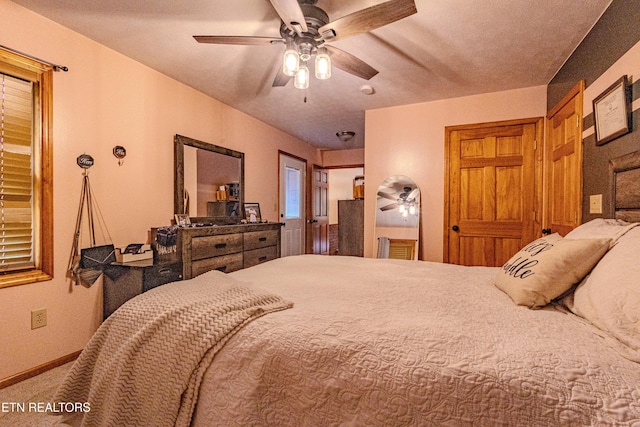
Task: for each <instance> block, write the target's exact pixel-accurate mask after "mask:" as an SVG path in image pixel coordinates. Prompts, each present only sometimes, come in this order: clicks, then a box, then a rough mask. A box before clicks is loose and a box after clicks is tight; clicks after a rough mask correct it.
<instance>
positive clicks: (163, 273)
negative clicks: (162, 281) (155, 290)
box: [158, 267, 171, 276]
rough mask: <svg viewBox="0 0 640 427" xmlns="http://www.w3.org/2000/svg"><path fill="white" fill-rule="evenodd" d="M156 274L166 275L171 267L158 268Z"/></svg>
mask: <svg viewBox="0 0 640 427" xmlns="http://www.w3.org/2000/svg"><path fill="white" fill-rule="evenodd" d="M158 274H159V275H161V276H166V275H168V274H171V268H169V267H167V268H161V269H160V270H158Z"/></svg>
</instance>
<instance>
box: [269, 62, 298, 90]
mask: <svg viewBox="0 0 640 427" xmlns="http://www.w3.org/2000/svg"><path fill="white" fill-rule="evenodd" d="M279 68H280V69H279V70H278V73H277V74H276V78H275V79H273V84H272V85H271V86H272V87H281V86H286V85H287V83H289V81H290V80H291V79H292V78H293V77H291V76H287V75H286V74H285V73H283V72H282V67H279Z"/></svg>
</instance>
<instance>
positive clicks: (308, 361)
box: [193, 256, 640, 427]
mask: <svg viewBox="0 0 640 427" xmlns="http://www.w3.org/2000/svg"><path fill="white" fill-rule="evenodd" d="M495 272H496V270H494V269H490V268H481V267H477V268H466V267H457V266H451V265H443V264H436V263H422V262H410V261H394V260H372V259H360V258H350V257H321V256H302V257H288V258H283V259H279V260H276V261H272V262H268V263H265V264H262V265H259V266H256V267H253V268H250V269H246V270H242V271H238V272H235V273H233V274H231V275H232V276H233V277H235V278H238V279H240V280H242V281H247V282H253V283H255V285H256V286H259V287H260V288H263V289H266V290H268V291H271V292H273V293H275V294H278V295H281V296H282V297H284V298H286V299H288V300H291V301H294V302H295V307H294V308H293V309H291V310H284V311H280V312H277V313H273V314H270V315H269V316H264V317H262V318H260V319H258V320H256V321H255V322H251V323H249V324H247V325H246V326H244V327H243V328H242V330H241V331H239V332H238V333H237V334H235V335H234V336H233V337H232V338H231V339H230V340H229V341H228V342H227V343H226V345H225V346H224V348H223V349H221V350H220V351H219V352H218V353H217V354H216V356H215V359H214V360H213V363H212V364H211V366H210V367H209V369H208V370H207V372H206V373H205V375H204V378H203V383H202V387H201V390H200V397H199V401H198V403H197V406H196V411H195V414H194V420H193V425H194V426H196V427H198V426H200V427H201V426H207V427H211V426H226V427H228V426H278V427H280V426H314V427H315V426H441V425H445V426H464V425H469V426H471V425H474V426H501V425H509V426H561V425H562V426H587V425H593V426H613V425H615V426H618V425H620V426H638V425H640V365H639V364H637V363H634V362H632V361H630V360H628V359H625V358H623V357H621V356H620V353H619V351H618V350H619V349H618V348H617V346H616V345H615V343H614V342H613V341H612V340H610V339H607V338H605V337H603V336H601V335H599V334H597V333H595V329H593V328H592V327H591V326H589V325H585V324H583V323H581V322H580V321H578V320H577V318H576V317H575V316H573V315H571V314H566V313H564V312H562V311H560V310H558V309H554V308H551V307H550V308H545V309H542V310H535V311H534V310H529V309H527V308H525V307H520V306H516V305H515V304H513V303H512V302H511V300H510V298H509V297H508V296H507V295H506V294H504V293H502V292H501V291H499V290H498V289H497V288H495V286H494V285H493V278H494V276H495V274H496V273H495Z"/></svg>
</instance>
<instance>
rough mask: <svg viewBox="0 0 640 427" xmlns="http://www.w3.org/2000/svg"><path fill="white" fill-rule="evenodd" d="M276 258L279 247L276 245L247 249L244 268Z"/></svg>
mask: <svg viewBox="0 0 640 427" xmlns="http://www.w3.org/2000/svg"><path fill="white" fill-rule="evenodd" d="M276 258H278V248H277V247H276V246H269V247H267V248H260V249H254V250H252V251H245V253H244V268H248V267H252V266H254V265H258V264H261V263H263V262H267V261H270V260H272V259H276Z"/></svg>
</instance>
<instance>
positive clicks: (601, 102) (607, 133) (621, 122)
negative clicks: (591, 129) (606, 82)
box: [593, 75, 631, 145]
mask: <svg viewBox="0 0 640 427" xmlns="http://www.w3.org/2000/svg"><path fill="white" fill-rule="evenodd" d="M593 116H594V120H595V132H596V145H603V144H606V143H607V142H610V141H613V140H614V139H616V138H618V137H620V136H622V135H624V134H627V133H629V132H630V131H631V91H630V87H629V84H628V80H627V76H626V75H624V76H622V77H620V79H618V81H616V82H615V83H614V84H612V85H611V86H609V87H608V88H607V90H605V91H604V92H602V93H601V94H600V95H598V97H597V98H595V99H594V100H593Z"/></svg>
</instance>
